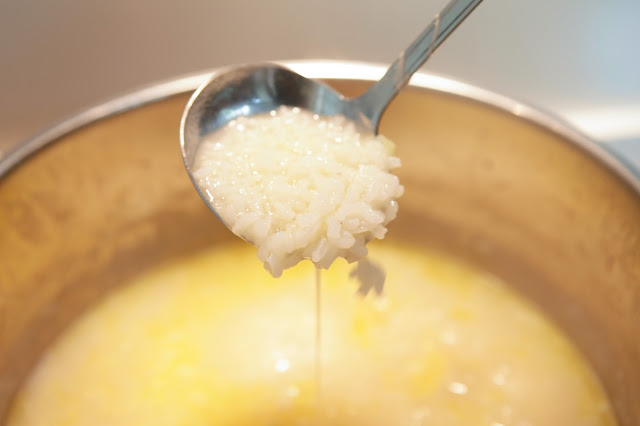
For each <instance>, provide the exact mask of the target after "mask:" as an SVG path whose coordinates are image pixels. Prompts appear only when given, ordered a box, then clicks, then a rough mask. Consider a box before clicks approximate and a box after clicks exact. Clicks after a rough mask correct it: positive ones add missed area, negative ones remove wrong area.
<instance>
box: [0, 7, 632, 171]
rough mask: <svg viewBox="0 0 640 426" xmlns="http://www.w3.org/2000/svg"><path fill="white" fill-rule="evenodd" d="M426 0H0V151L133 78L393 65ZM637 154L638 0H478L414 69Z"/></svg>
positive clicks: (416, 28)
mask: <svg viewBox="0 0 640 426" xmlns="http://www.w3.org/2000/svg"><path fill="white" fill-rule="evenodd" d="M444 4H445V1H431V0H420V1H418V0H395V1H391V0H322V1H317V0H316V1H309V0H298V1H296V0H267V1H259V0H237V1H235V2H230V1H226V2H223V1H216V0H182V1H168V0H111V1H96V0H56V1H45V0H0V150H3V149H4V150H7V149H8V148H9V147H10V146H13V145H15V144H16V143H17V142H18V141H20V140H21V139H24V138H25V137H27V136H29V135H31V134H33V133H35V132H37V131H39V130H41V129H42V128H43V127H44V126H47V125H49V124H51V123H52V122H55V121H56V120H59V119H61V118H63V117H64V116H67V115H69V114H71V113H74V112H76V111H78V110H80V109H82V108H84V107H86V106H88V105H91V104H95V103H97V102H99V101H101V100H104V99H106V98H110V97H113V96H115V95H118V94H121V93H124V92H127V91H129V90H132V89H135V88H137V87H139V86H141V85H147V84H149V83H151V82H154V81H158V80H164V79H168V78H171V77H175V76H179V75H182V74H185V73H193V72H195V71H202V70H207V69H210V68H213V67H218V66H223V65H228V64H233V63H242V62H255V61H259V60H269V59H310V58H315V59H350V60H361V61H370V62H377V63H385V64H386V63H390V62H391V61H392V60H393V59H394V58H395V57H396V55H397V53H398V52H399V51H400V50H401V49H403V48H404V46H405V45H407V44H408V43H409V42H410V41H411V40H412V39H413V37H414V36H416V35H417V34H418V33H419V32H420V31H421V30H422V29H423V27H424V26H425V25H426V24H427V23H428V22H429V21H430V20H431V18H432V17H433V15H434V14H435V13H436V12H438V11H439V10H440V9H441V8H442V7H443V6H444ZM423 69H424V70H426V71H430V72H434V73H437V74H440V75H444V76H448V77H453V78H455V79H459V80H462V81H464V82H467V83H471V84H475V85H477V86H481V87H483V88H487V89H490V90H493V91H496V92H500V93H502V94H505V95H508V96H512V97H515V98H517V99H520V100H524V101H526V102H529V103H531V104H533V105H535V106H539V107H542V108H543V109H545V110H547V111H551V112H553V113H555V114H557V115H560V116H562V117H564V118H565V119H567V120H568V121H569V122H571V123H573V124H574V125H575V126H577V127H578V128H580V129H581V130H583V131H584V132H585V133H587V134H588V135H589V136H591V137H592V138H594V139H597V140H600V141H609V142H614V143H615V144H616V146H617V147H621V148H622V149H624V150H625V152H627V153H630V155H632V156H635V158H636V159H637V160H640V0H612V1H605V0H564V1H563V0H536V1H532V0H526V1H525V0H485V1H484V2H483V3H482V4H481V5H480V6H479V7H478V9H477V10H476V11H475V12H474V13H473V15H472V16H471V17H470V18H469V19H468V20H467V21H465V22H464V23H463V24H462V26H461V27H460V28H459V30H458V31H457V32H456V33H454V34H453V35H452V36H451V37H450V38H449V40H447V41H446V42H445V44H444V45H443V46H442V47H441V48H440V49H439V50H438V51H437V52H436V53H435V54H434V56H433V57H432V59H431V60H430V61H429V63H428V64H426V65H425V67H424V68H423Z"/></svg>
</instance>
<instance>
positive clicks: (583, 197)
mask: <svg viewBox="0 0 640 426" xmlns="http://www.w3.org/2000/svg"><path fill="white" fill-rule="evenodd" d="M284 65H287V66H290V67H292V68H294V69H295V70H296V71H298V72H301V73H302V74H305V75H307V76H309V77H312V78H322V79H324V80H325V81H326V82H327V83H328V84H330V85H331V86H333V87H335V88H336V89H337V90H339V91H341V92H342V93H344V94H345V95H347V96H354V95H357V94H359V93H362V92H363V91H364V90H365V89H366V88H367V87H368V86H369V85H370V84H371V82H372V81H373V80H375V79H376V78H377V77H378V76H379V75H381V73H382V68H381V67H375V66H369V65H363V64H355V63H335V62H302V63H287V64H284ZM206 77H207V76H206V75H197V76H192V77H187V78H184V79H180V80H176V81H172V82H168V83H165V84H160V85H156V86H153V87H150V88H148V89H144V90H142V91H139V92H136V93H133V94H131V95H128V96H125V97H121V98H118V99H116V100H114V101H111V102H108V103H105V104H103V105H100V106H97V107H94V108H92V109H90V110H88V111H86V112H84V113H81V114H80V115H78V116H75V117H73V118H71V119H69V120H67V121H64V122H62V123H60V124H59V125H57V126H55V127H53V128H51V129H49V130H48V131H46V132H44V133H43V134H41V135H40V136H38V137H36V138H34V139H32V140H30V141H27V142H26V143H24V144H23V145H21V146H20V147H19V148H18V149H17V150H15V151H14V152H12V153H11V154H9V155H8V156H7V157H5V158H4V159H3V160H2V161H0V236H1V238H0V259H2V260H1V262H2V267H1V268H0V298H1V299H0V300H1V303H2V305H0V313H1V314H2V317H1V318H2V323H1V324H2V328H1V332H0V377H1V379H0V419H1V418H2V415H3V414H2V413H6V411H7V408H8V406H9V405H10V403H11V399H12V397H13V395H14V394H15V392H16V390H17V389H18V388H19V386H20V383H21V382H22V381H23V380H24V378H25V376H26V375H27V374H28V373H29V371H30V369H31V368H32V367H33V366H34V364H35V363H36V361H37V360H38V358H39V356H40V355H41V354H42V352H43V351H44V350H45V348H46V347H47V346H48V345H49V344H50V343H51V342H52V341H53V340H54V339H55V338H56V336H58V335H59V334H60V333H61V331H62V330H64V329H65V327H67V326H68V325H69V324H70V323H71V322H72V321H73V320H74V318H76V317H77V316H78V315H79V314H80V313H82V312H83V311H85V310H86V309H88V308H89V307H90V306H91V305H92V304H94V303H96V302H97V301H98V300H99V299H100V298H101V296H102V295H104V293H105V292H107V291H108V290H109V289H110V288H112V287H114V286H117V285H118V284H120V283H123V282H125V281H126V280H127V279H128V278H130V277H132V276H133V275H135V274H137V273H139V272H140V271H142V270H145V269H147V268H150V267H152V266H153V265H156V264H158V263H161V262H163V261H166V260H167V259H170V258H173V257H176V256H179V255H183V254H187V253H190V252H194V251H197V250H199V249H202V248H203V247H205V246H210V245H212V244H224V243H225V241H228V240H230V239H233V238H237V237H235V236H233V235H232V234H231V233H230V232H229V231H228V230H227V229H226V228H225V227H224V226H223V225H222V224H221V223H220V222H219V221H218V220H216V219H215V217H214V216H213V215H211V213H210V211H209V210H208V209H207V207H206V206H205V204H204V203H203V202H202V200H201V199H200V198H199V196H198V194H197V192H196V191H195V190H194V188H193V187H192V185H191V182H190V180H189V178H188V176H187V174H186V172H185V170H184V166H183V164H182V160H181V156H180V150H179V146H178V140H179V138H178V129H179V123H180V117H181V114H182V111H183V109H184V106H185V105H186V103H187V100H188V98H189V95H190V93H191V92H192V91H193V90H194V89H195V88H196V86H197V85H198V84H199V83H200V82H202V81H204V80H205V78H206ZM381 133H383V134H384V135H386V136H388V137H389V138H390V139H392V140H394V141H395V142H396V144H397V156H398V157H400V158H401V159H402V161H403V166H402V168H401V169H399V170H398V175H399V177H400V180H401V182H402V183H403V184H404V186H405V188H406V192H405V195H404V196H403V197H402V199H401V203H400V213H399V216H398V219H396V221H395V222H393V223H392V225H391V227H390V231H389V237H390V238H396V239H404V240H411V241H414V242H418V243H421V244H426V245H429V246H433V247H437V248H439V249H442V250H446V251H449V252H453V253H455V254H456V255H457V256H460V257H462V258H464V259H466V260H468V261H471V262H474V263H476V264H478V265H480V267H482V268H483V269H485V270H488V271H491V272H492V273H494V274H496V275H499V276H501V277H502V278H504V279H505V280H506V281H507V282H509V283H511V284H513V286H514V287H515V288H516V289H517V290H518V291H519V292H520V293H521V294H523V295H525V296H526V297H527V298H529V299H531V300H532V301H533V302H534V303H536V304H538V305H539V306H540V307H542V309H544V310H545V312H546V313H547V314H548V315H549V316H550V317H551V318H552V319H553V320H554V321H556V322H557V324H559V326H560V327H561V328H562V329H563V330H564V331H565V332H566V333H567V334H568V335H569V336H570V337H571V338H572V339H573V341H574V342H575V344H576V345H577V346H578V347H579V348H580V349H581V350H582V351H583V352H584V354H585V355H586V357H587V359H588V360H589V361H590V362H591V364H592V366H593V368H594V369H595V371H596V372H597V373H598V375H599V377H600V378H601V380H602V382H603V385H604V387H605V389H606V391H607V392H608V395H609V397H610V399H611V401H612V404H613V407H614V410H615V412H616V414H617V416H618V420H619V422H620V424H621V425H640V405H639V404H638V403H637V401H638V398H640V326H639V325H638V324H639V321H640V181H639V180H638V179H637V178H636V177H635V176H634V175H633V174H632V173H631V172H630V171H629V170H628V169H626V168H625V167H624V166H623V165H622V164H621V163H620V162H619V161H618V160H616V159H615V158H614V157H612V156H611V155H610V154H608V153H607V152H605V151H604V150H603V149H601V148H600V147H599V146H598V145H596V144H595V143H593V142H591V141H589V140H587V139H586V138H584V137H583V136H581V135H580V134H578V133H577V132H575V131H573V130H571V129H570V128H569V127H567V126H566V125H564V124H562V123H560V122H559V121H557V120H555V119H551V118H549V117H548V116H546V115H544V114H542V113H540V112H538V111H536V110H534V109H532V108H530V107H528V106H526V105H523V104H521V103H518V102H515V101H512V100H509V99H507V98H504V97H502V96H499V95H496V94H493V93H490V92H487V91H484V90H481V89H477V88H474V87H471V86H468V85H465V84H462V83H457V82H454V81H451V80H447V79H443V78H439V77H435V76H430V75H426V74H419V75H416V76H415V77H414V78H413V80H412V82H411V84H410V86H409V87H408V88H407V89H406V90H404V91H403V92H402V93H401V94H400V95H399V96H398V97H397V98H396V99H395V100H394V102H393V103H392V105H391V106H390V108H389V109H388V111H387V112H386V114H385V115H384V118H383V121H382V123H381Z"/></svg>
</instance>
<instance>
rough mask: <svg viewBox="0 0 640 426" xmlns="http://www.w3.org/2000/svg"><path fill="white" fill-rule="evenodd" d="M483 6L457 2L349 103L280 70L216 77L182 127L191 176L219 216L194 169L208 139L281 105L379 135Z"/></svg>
mask: <svg viewBox="0 0 640 426" xmlns="http://www.w3.org/2000/svg"><path fill="white" fill-rule="evenodd" d="M481 1H482V0H452V1H451V2H449V3H448V4H447V5H446V6H445V7H444V9H443V10H442V11H441V12H440V13H439V14H437V15H436V16H435V18H434V20H433V21H432V22H431V23H430V24H429V26H427V28H426V29H425V30H424V31H423V32H422V33H421V34H420V35H419V36H418V38H417V39H416V40H414V42H413V43H411V45H410V46H409V47H408V48H407V49H406V50H405V51H403V52H402V53H401V54H400V56H399V57H398V59H396V61H395V62H394V63H393V64H391V66H390V67H389V69H388V70H387V72H386V73H385V75H384V76H383V77H382V79H380V80H379V81H378V82H377V83H375V84H374V85H373V86H372V87H371V88H370V89H369V90H367V91H366V92H365V93H364V94H363V95H361V96H360V97H357V98H353V99H349V98H345V97H344V96H342V95H340V94H339V93H337V92H336V91H335V90H333V89H332V88H330V87H329V86H327V85H325V84H323V83H321V82H319V81H315V80H311V79H308V78H305V77H303V76H301V75H300V74H297V73H295V72H293V71H291V70H289V69H287V68H284V67H282V66H279V65H276V64H258V65H241V66H236V67H232V68H228V69H225V70H222V71H220V72H218V73H216V74H214V75H213V76H212V77H211V79H210V80H209V81H207V82H206V83H204V84H203V85H202V86H200V88H198V90H196V91H195V92H194V94H193V95H192V97H191V99H190V100H189V102H188V104H187V106H186V109H185V111H184V114H183V116H182V122H181V126H180V147H181V150H182V157H183V159H184V163H185V166H186V168H187V172H188V173H189V176H190V177H191V180H192V182H193V183H194V186H195V187H196V189H197V190H198V193H199V194H200V196H201V197H202V199H203V200H204V201H205V202H206V203H207V205H208V206H209V208H210V209H211V211H213V212H214V213H215V214H216V216H218V217H219V218H220V216H219V215H218V214H217V213H216V211H215V209H214V208H213V207H212V205H211V203H210V202H209V197H208V196H207V195H206V194H203V192H202V191H201V190H200V188H199V186H198V184H197V182H196V181H195V180H194V178H193V175H192V171H191V167H192V164H193V160H194V157H195V153H196V151H197V148H198V145H199V144H200V142H201V141H202V140H203V138H205V137H206V136H207V135H208V134H210V133H211V132H213V131H215V130H216V129H219V128H221V127H223V126H224V125H225V124H227V123H228V122H230V121H231V120H233V119H235V118H237V117H238V116H248V115H256V114H265V113H268V112H270V111H272V110H275V109H277V108H278V107H280V106H282V105H287V106H292V107H300V108H302V109H306V110H308V111H311V112H313V113H315V114H319V115H325V116H327V115H344V116H346V117H347V118H348V119H350V120H352V121H353V122H354V123H355V124H356V126H358V128H360V129H361V131H362V132H368V133H374V134H377V132H378V124H379V122H380V117H381V116H382V113H383V112H384V110H385V109H386V108H387V106H388V105H389V103H390V102H391V101H392V100H393V98H394V97H395V96H396V95H397V94H398V92H399V91H400V90H401V89H402V88H403V87H404V86H405V85H406V84H407V83H408V82H409V79H410V78H411V76H412V75H413V73H415V72H416V71H417V70H418V68H420V66H421V65H422V64H423V63H424V62H425V61H426V60H427V59H428V58H429V56H431V54H432V53H433V51H434V50H435V49H436V48H437V47H438V46H439V45H440V44H441V43H442V42H443V41H444V40H445V39H446V38H447V37H448V36H449V34H451V33H452V32H453V30H454V29H455V28H456V27H457V26H458V25H459V24H460V23H461V22H462V21H463V20H464V18H466V17H467V16H468V15H469V14H470V13H471V12H472V11H473V9H475V7H476V6H477V5H478V4H479V3H480V2H481Z"/></svg>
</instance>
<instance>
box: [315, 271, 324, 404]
mask: <svg viewBox="0 0 640 426" xmlns="http://www.w3.org/2000/svg"><path fill="white" fill-rule="evenodd" d="M321 278H322V277H321V271H320V268H316V286H315V287H316V330H315V359H314V360H315V362H314V369H315V372H314V373H315V388H316V407H317V411H320V407H321V406H322V281H321Z"/></svg>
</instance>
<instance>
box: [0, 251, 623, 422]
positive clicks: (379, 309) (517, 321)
mask: <svg viewBox="0 0 640 426" xmlns="http://www.w3.org/2000/svg"><path fill="white" fill-rule="evenodd" d="M371 257H372V258H373V259H375V260H376V261H377V262H378V263H380V264H382V265H384V268H385V270H386V273H387V282H386V284H385V288H384V293H383V296H382V297H375V295H374V294H368V295H367V296H365V297H362V296H360V295H357V294H356V290H357V288H358V284H357V283H356V282H355V281H353V280H350V279H349V272H350V270H351V268H352V266H351V265H347V264H346V263H344V262H337V263H336V264H334V266H332V268H331V269H330V270H329V271H327V272H323V275H322V309H323V315H322V351H321V354H322V359H321V363H322V389H321V393H322V398H321V404H320V406H317V405H316V396H317V395H316V392H317V389H316V386H315V382H316V379H315V369H316V366H315V361H314V358H315V354H316V348H315V337H316V335H315V330H316V320H315V288H314V282H315V270H314V268H313V265H311V264H310V263H309V264H301V265H299V266H297V267H295V268H293V269H291V270H288V271H286V272H285V273H284V275H283V276H282V277H281V278H279V279H273V278H271V277H270V276H269V274H268V273H267V272H265V271H264V269H263V268H262V265H261V264H260V262H258V261H257V260H256V259H255V249H253V248H252V247H250V246H247V245H246V244H241V243H238V244H237V245H231V246H224V247H219V248H213V249H211V250H209V251H207V252H203V253H201V254H199V255H197V256H194V257H191V258H188V259H182V260H179V261H176V262H174V263H171V264H167V265H164V266H162V267H160V268H158V269H156V270H153V271H150V272H148V273H146V274H144V275H143V276H140V277H138V278H137V279H135V280H134V281H133V282H131V283H129V284H128V285H125V286H123V287H121V288H119V289H118V290H116V291H114V292H113V293H111V294H110V295H108V296H107V297H106V298H105V299H104V301H103V302H102V303H101V304H99V305H98V306H96V307H95V308H94V309H93V310H91V311H90V312H88V313H87V314H86V315H84V317H82V318H80V319H79V320H78V321H77V322H76V323H75V324H74V326H73V327H71V328H70V329H69V330H68V331H67V333H66V334H65V335H64V336H62V337H61V338H60V339H59V341H58V342H57V343H56V344H55V345H53V346H52V347H51V349H50V350H49V351H48V353H47V354H46V355H45V356H44V357H43V359H42V361H41V362H40V364H39V366H38V367H37V368H36V369H35V370H34V373H33V374H32V376H31V377H30V379H29V380H28V382H27V383H26V384H25V386H24V387H23V389H22V391H21V392H20V394H19V395H18V397H17V399H16V401H15V403H14V406H13V408H12V411H11V413H10V417H9V422H8V424H9V425H10V426H35V425H47V426H57V425H64V426H74V425H79V426H80V425H82V426H86V425H92V426H101V425H105V426H106V425H114V426H115V425H118V426H121V425H136V426H143V425H153V426H162V425H172V426H173V425H184V426H192V425H193V426H195V425H198V426H205V425H206V426H211V425H231V426H243V425H274V426H276V425H326V426H329V425H364V426H368V425H408V426H419V425H436V426H438V425H474V426H475V425H487V426H500V425H519V426H533V425H572V426H579V425H613V424H615V421H614V419H613V416H612V414H611V411H610V407H609V405H608V403H607V400H606V398H605V396H604V394H603V392H602V390H601V388H600V386H599V384H598V381H597V380H596V378H595V376H594V375H593V374H592V372H591V371H590V370H589V368H588V366H587V364H586V363H585V362H584V361H583V359H582V358H581V356H580V355H579V353H578V352H577V351H576V350H575V349H574V348H573V347H572V346H571V344H570V343H569V342H568V340H567V339H566V338H565V337H564V336H563V335H561V334H560V332H559V331H558V330H557V329H556V328H554V326H552V324H551V323H550V322H548V321H547V320H546V319H545V318H544V317H543V316H542V315H541V314H540V313H539V312H538V311H536V310H535V309H534V308H533V307H532V306H531V305H529V304H528V303H526V302H524V301H523V300H521V299H519V298H518V297H517V296H516V295H515V294H514V293H513V292H511V291H510V290H509V289H508V287H507V286H505V285H504V284H503V283H502V282H501V281H499V280H498V279H497V278H495V277H492V276H491V275H488V274H485V273H483V272H481V271H478V270H474V269H472V268H470V267H468V266H466V265H464V264H461V263H459V261H457V260H454V259H451V258H449V257H447V256H444V255H442V254H439V253H433V252H430V251H426V250H424V249H422V248H415V247H407V246H400V245H393V244H389V243H387V242H385V243H384V244H379V245H374V246H373V247H372V248H371ZM87 285H91V283H87Z"/></svg>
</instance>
